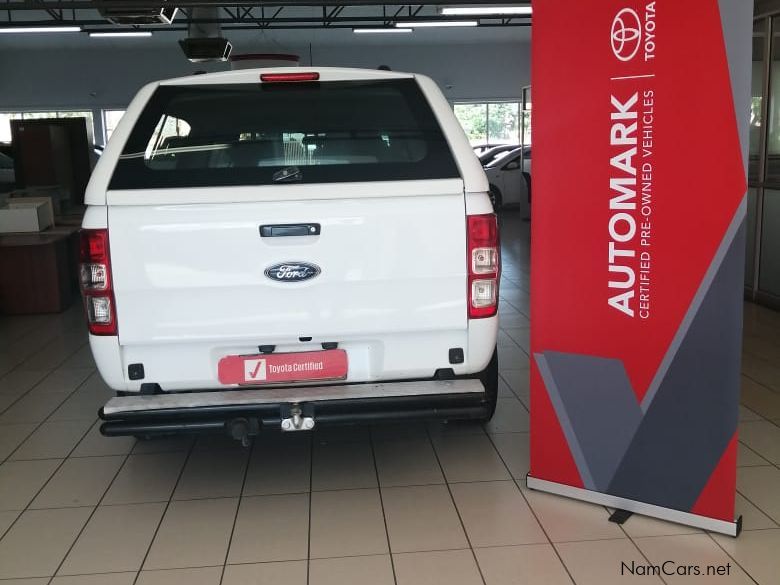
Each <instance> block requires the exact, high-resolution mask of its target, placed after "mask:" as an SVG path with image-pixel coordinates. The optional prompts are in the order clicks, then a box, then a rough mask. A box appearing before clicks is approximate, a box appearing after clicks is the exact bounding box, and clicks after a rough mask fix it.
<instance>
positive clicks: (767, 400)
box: [742, 376, 780, 418]
mask: <svg viewBox="0 0 780 585" xmlns="http://www.w3.org/2000/svg"><path fill="white" fill-rule="evenodd" d="M742 404H744V405H745V406H747V407H748V408H749V409H750V410H752V411H753V412H755V413H756V414H760V415H761V416H763V417H764V418H778V417H780V394H778V393H777V392H772V391H771V390H770V389H769V388H767V387H766V386H762V385H761V384H758V383H757V382H754V381H753V380H751V379H749V378H746V377H744V376H742Z"/></svg>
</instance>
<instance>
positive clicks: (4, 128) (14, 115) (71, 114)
mask: <svg viewBox="0 0 780 585" xmlns="http://www.w3.org/2000/svg"><path fill="white" fill-rule="evenodd" d="M44 118H86V120H87V122H86V124H87V136H88V138H89V140H92V137H93V136H94V128H95V126H94V121H93V119H92V112H90V111H75V110H64V111H54V112H3V113H0V142H11V120H40V119H44Z"/></svg>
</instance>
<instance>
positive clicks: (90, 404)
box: [49, 372, 115, 421]
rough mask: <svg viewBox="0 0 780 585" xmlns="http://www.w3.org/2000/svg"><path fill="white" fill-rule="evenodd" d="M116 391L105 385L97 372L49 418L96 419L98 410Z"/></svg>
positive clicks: (54, 419)
mask: <svg viewBox="0 0 780 585" xmlns="http://www.w3.org/2000/svg"><path fill="white" fill-rule="evenodd" d="M114 396H115V393H114V392H113V391H112V390H110V389H109V388H108V386H106V385H105V383H104V382H103V380H102V379H101V378H100V375H99V374H98V373H97V372H95V373H94V374H92V375H91V376H90V377H89V378H88V379H87V381H86V382H84V383H83V384H82V385H81V386H80V387H79V388H78V390H76V391H75V392H74V393H73V394H71V395H70V396H69V397H68V399H67V400H65V402H63V403H62V404H61V405H60V407H59V408H57V410H55V411H54V413H53V414H52V415H51V418H50V419H49V420H53V421H58V420H85V419H86V420H89V421H94V420H95V418H96V417H97V412H98V410H100V409H101V408H102V407H103V406H105V404H106V402H108V401H109V400H111V398H113V397H114Z"/></svg>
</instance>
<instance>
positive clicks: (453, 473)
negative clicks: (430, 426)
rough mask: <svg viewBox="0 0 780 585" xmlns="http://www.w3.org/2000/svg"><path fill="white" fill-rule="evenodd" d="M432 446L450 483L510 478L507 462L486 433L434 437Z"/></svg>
mask: <svg viewBox="0 0 780 585" xmlns="http://www.w3.org/2000/svg"><path fill="white" fill-rule="evenodd" d="M433 446H434V447H435V449H436V453H437V454H438V456H439V461H441V466H442V468H443V469H444V475H445V476H446V478H447V481H448V482H450V483H453V482H460V481H463V482H469V481H490V480H501V479H510V475H509V472H508V471H507V469H506V466H505V465H504V462H503V461H502V460H501V458H500V457H499V456H498V452H497V451H496V449H495V448H494V447H493V444H492V443H491V442H490V439H489V438H488V436H487V435H485V434H484V433H483V434H481V435H460V434H449V435H442V436H440V437H434V438H433Z"/></svg>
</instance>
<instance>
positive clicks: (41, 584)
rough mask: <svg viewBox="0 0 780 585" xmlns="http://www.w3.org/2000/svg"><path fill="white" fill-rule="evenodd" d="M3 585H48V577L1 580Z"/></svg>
mask: <svg viewBox="0 0 780 585" xmlns="http://www.w3.org/2000/svg"><path fill="white" fill-rule="evenodd" d="M2 584H3V585H49V577H43V578H32V579H7V580H6V579H3V581H2Z"/></svg>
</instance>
